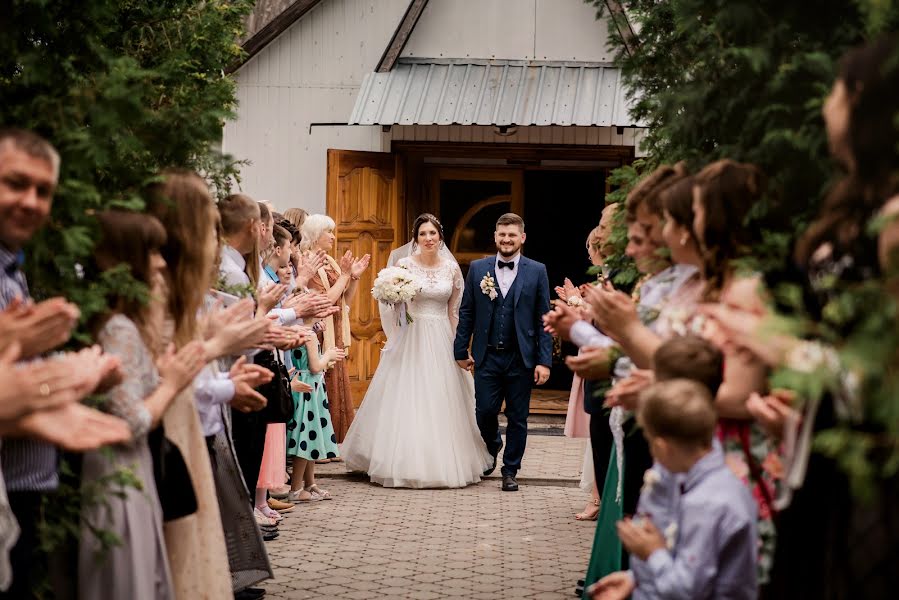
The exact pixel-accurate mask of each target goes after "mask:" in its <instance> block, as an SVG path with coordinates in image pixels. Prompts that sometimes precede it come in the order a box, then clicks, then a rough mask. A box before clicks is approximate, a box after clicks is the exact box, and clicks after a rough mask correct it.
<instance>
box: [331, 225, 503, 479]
mask: <svg viewBox="0 0 899 600" xmlns="http://www.w3.org/2000/svg"><path fill="white" fill-rule="evenodd" d="M397 265H398V266H399V267H401V268H400V269H397V268H396V267H393V268H388V269H385V270H384V271H382V272H381V273H380V274H379V275H378V279H377V280H376V281H375V289H374V290H373V293H374V295H375V297H376V298H377V299H378V300H379V301H381V302H382V307H384V308H385V310H383V311H382V314H383V315H384V316H383V317H382V323H381V324H382V326H383V327H384V329H385V331H387V333H388V343H387V346H386V347H385V349H384V352H383V353H382V355H381V362H380V364H379V365H378V369H377V371H376V372H375V376H374V378H373V379H372V382H371V385H370V386H369V388H368V393H367V394H366V395H365V400H364V401H363V403H362V406H361V407H360V408H359V412H358V413H357V414H356V419H355V420H354V421H353V425H352V426H351V427H350V430H349V432H348V433H347V436H346V440H345V441H344V443H343V447H342V448H341V450H342V452H343V456H344V459H345V460H346V462H347V467H348V468H349V469H350V470H354V471H364V472H366V473H368V475H369V476H370V477H371V480H372V481H373V482H375V483H378V484H381V485H383V486H385V487H411V488H444V487H446V488H457V487H464V486H466V485H469V484H472V483H477V482H478V481H480V480H481V474H482V473H483V471H484V469H485V467H487V466H488V465H489V463H490V456H489V454H488V453H487V448H486V446H485V445H484V442H483V440H482V439H481V435H480V433H479V431H478V427H477V424H476V422H475V419H474V380H473V379H472V376H471V373H469V372H468V371H463V370H461V369H459V368H458V367H457V366H456V364H455V361H454V359H453V348H452V343H453V338H454V336H455V330H456V325H457V323H458V318H459V305H460V303H461V299H462V288H463V279H462V272H461V270H460V269H459V265H458V263H457V262H456V261H455V260H454V259H453V257H452V255H451V254H450V253H449V252H448V251H446V249H445V245H444V241H443V227H442V226H441V225H440V221H438V220H437V217H435V216H434V215H431V214H423V215H421V216H419V217H418V218H417V219H416V220H415V224H414V226H413V229H412V252H411V254H410V255H409V256H407V257H405V258H402V259H400V260H399V261H398V263H397ZM410 288H411V289H412V290H413V292H414V293H412V292H410ZM410 295H412V296H413V297H411V298H410ZM328 392H329V394H330V389H329V390H328Z"/></svg>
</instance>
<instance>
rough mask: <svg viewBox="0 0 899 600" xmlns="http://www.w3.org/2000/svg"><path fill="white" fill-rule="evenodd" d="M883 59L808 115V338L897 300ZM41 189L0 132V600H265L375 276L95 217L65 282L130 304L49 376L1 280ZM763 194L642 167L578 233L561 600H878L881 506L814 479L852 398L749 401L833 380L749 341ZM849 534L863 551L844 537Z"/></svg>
mask: <svg viewBox="0 0 899 600" xmlns="http://www.w3.org/2000/svg"><path fill="white" fill-rule="evenodd" d="M897 51H899V49H897V38H896V36H892V37H888V38H885V39H882V40H880V41H877V42H874V43H872V44H870V45H868V46H865V47H862V48H859V49H856V50H854V51H852V52H850V53H849V54H848V55H847V56H846V57H845V60H844V61H843V64H842V69H841V71H840V73H839V76H838V78H837V81H836V83H835V84H834V86H833V89H832V91H831V93H830V96H829V97H828V99H827V102H826V104H825V106H824V118H825V122H826V126H827V132H828V139H829V141H830V147H831V151H832V154H833V157H834V158H835V159H836V160H837V161H838V162H839V163H841V164H842V166H843V167H844V168H845V171H846V173H845V176H844V178H843V179H842V180H841V181H839V182H838V183H837V184H836V185H835V186H834V187H833V188H832V190H831V191H830V193H829V196H828V197H827V199H826V201H825V203H824V204H823V207H822V209H821V211H820V214H819V215H818V217H817V219H816V220H815V221H814V222H813V223H812V224H811V225H810V226H809V227H808V230H807V231H806V232H805V233H804V235H802V236H801V237H800V239H799V242H798V245H797V247H796V251H795V253H794V255H793V261H792V267H793V268H792V269H787V270H784V272H783V273H779V274H778V275H777V276H776V277H782V278H786V279H787V280H790V281H793V282H794V283H798V284H801V285H802V286H803V288H804V289H805V292H806V293H805V299H806V308H807V310H808V312H809V313H810V314H811V315H817V316H818V318H819V319H823V318H824V316H823V312H824V307H825V306H826V305H827V303H828V302H829V301H831V300H833V299H834V298H835V295H836V294H837V293H839V291H840V290H841V289H844V288H841V285H842V284H844V283H845V284H846V285H847V286H848V285H849V284H855V283H858V282H874V283H876V284H881V285H883V286H884V289H885V290H886V291H887V292H889V293H894V292H895V287H894V286H890V285H889V283H890V281H891V280H890V279H889V276H890V274H891V273H892V272H894V268H895V265H894V264H892V262H891V261H892V259H893V257H894V255H895V251H896V249H897V248H896V246H897V240H899V225H897V224H896V222H895V219H894V218H893V217H894V216H895V215H896V214H897V213H899V178H897V173H899V133H897V127H896V125H895V119H894V117H895V113H896V108H895V101H894V99H893V94H892V93H891V92H895V91H896V90H897V89H899V68H897V67H896V64H895V61H892V62H891V59H892V57H894V56H895V55H896V53H897ZM891 124H893V125H891ZM59 167H60V158H59V155H58V153H57V152H56V150H55V149H54V148H53V146H52V145H51V144H50V143H48V142H47V141H46V140H44V139H43V138H41V137H39V136H38V135H36V134H34V133H32V132H29V131H25V130H19V129H2V130H0V362H2V368H0V453H2V473H0V597H3V598H27V597H32V596H36V595H39V594H40V593H42V591H47V590H49V592H50V593H51V594H52V595H54V596H56V597H75V596H77V597H81V598H92V599H93V598H110V599H113V598H115V599H117V598H226V597H230V596H232V595H234V596H236V597H240V598H254V597H260V596H261V595H263V593H264V592H262V590H259V589H257V588H253V587H251V586H253V585H254V584H256V583H258V582H260V581H262V580H264V579H266V578H268V577H271V575H272V573H271V566H270V564H269V561H268V557H267V554H266V551H265V547H264V541H265V540H271V539H274V538H275V537H277V535H278V532H277V524H278V522H279V521H280V520H281V519H282V513H285V512H289V511H291V510H295V506H296V505H297V504H303V503H310V502H319V501H327V500H330V499H331V493H330V492H329V491H327V490H325V489H322V488H321V487H320V486H319V485H317V483H316V480H315V465H316V464H318V463H321V462H329V461H339V460H340V457H339V447H338V444H339V443H340V442H341V441H342V440H343V436H344V435H345V434H346V432H347V430H348V429H349V426H350V424H351V422H352V420H353V414H354V412H353V406H354V405H353V399H352V397H351V393H350V386H349V378H348V373H347V369H346V365H345V362H344V359H345V358H346V356H347V354H346V353H347V348H348V346H349V345H350V342H351V340H350V330H349V320H348V310H349V309H348V304H349V303H350V302H351V300H352V299H353V297H354V295H355V294H356V293H357V291H358V286H359V281H360V278H361V276H362V275H363V273H364V272H365V271H366V270H367V269H368V267H369V261H370V258H369V256H368V255H365V256H361V257H357V256H354V255H353V254H352V252H350V251H347V252H345V253H343V254H342V255H341V257H340V259H339V260H337V259H334V258H332V257H331V254H332V252H333V251H334V250H335V244H336V237H335V235H334V229H335V223H334V221H333V220H332V219H330V218H329V217H327V216H326V215H307V214H306V213H305V212H304V211H302V210H301V209H290V210H288V211H286V212H285V213H284V214H283V215H279V214H277V213H275V212H274V211H273V210H272V208H271V207H270V206H269V205H267V204H266V203H261V202H257V201H255V200H253V199H252V198H250V197H249V196H247V195H245V194H233V195H231V196H228V197H227V198H224V199H221V200H219V201H218V202H216V201H215V200H214V199H213V197H212V196H211V194H210V191H209V188H208V186H207V183H206V182H205V181H204V180H203V179H202V178H201V177H200V176H199V175H197V174H195V173H191V172H185V171H165V172H163V173H161V174H160V177H159V181H158V182H157V183H154V184H152V185H150V186H149V187H147V188H146V189H145V190H144V191H143V199H144V201H145V205H146V209H145V211H144V212H140V213H138V212H129V211H124V210H109V211H104V212H100V213H98V214H97V215H96V216H95V217H96V230H97V244H96V247H95V249H94V252H93V256H92V260H91V261H90V264H88V265H84V269H85V270H86V271H90V275H91V276H99V275H100V274H102V273H104V272H108V271H113V270H117V269H121V268H122V267H123V266H124V267H126V268H127V270H128V271H130V274H131V277H132V278H133V279H134V280H135V281H136V282H137V283H138V284H140V286H141V289H142V290H143V291H144V293H135V291H134V290H133V289H130V288H127V287H113V288H111V289H110V290H109V291H108V292H107V295H106V298H105V299H104V300H105V305H104V306H105V308H104V310H102V311H100V312H99V313H98V314H95V315H91V318H90V319H88V322H87V323H86V324H83V325H85V326H86V327H87V328H88V330H89V333H90V334H91V335H92V337H93V339H94V340H95V341H96V345H95V346H92V347H89V348H85V349H82V350H77V351H73V350H67V349H66V348H68V347H69V346H68V345H67V343H68V342H69V341H70V339H71V337H72V335H73V333H74V332H75V330H76V328H77V327H79V323H80V320H81V315H80V312H79V309H78V307H77V306H76V305H74V304H73V303H72V302H70V301H68V300H66V299H64V298H52V299H49V300H44V301H42V302H33V301H31V300H30V296H29V288H28V282H27V280H26V278H25V275H24V274H23V270H22V268H21V267H22V264H23V260H24V259H25V257H24V254H23V248H24V247H25V246H26V244H27V243H28V242H29V240H30V239H31V238H32V237H33V236H34V235H35V234H36V233H37V231H38V230H39V229H40V228H41V227H42V226H44V225H45V224H46V222H47V220H48V217H49V214H50V209H51V205H52V201H53V195H54V191H55V188H56V185H57V179H58V175H59ZM765 195H766V178H765V175H764V173H762V172H761V171H760V169H758V168H757V167H756V166H754V165H751V164H745V163H739V162H735V161H732V160H719V161H716V162H714V163H712V164H709V165H707V166H705V167H704V168H702V169H699V170H698V171H696V172H694V173H690V172H688V170H687V169H686V168H685V167H684V165H683V164H675V165H663V166H660V167H658V168H657V169H655V170H654V171H653V172H652V173H651V174H649V175H648V176H647V177H646V178H644V179H643V180H642V181H641V182H640V183H639V184H638V185H637V186H636V187H635V188H634V189H633V190H632V191H631V192H630V193H629V195H628V197H627V200H626V202H625V203H623V204H622V205H611V206H609V207H607V208H606V210H605V211H604V212H603V218H602V221H601V222H600V224H599V226H598V227H597V228H596V229H594V230H593V231H592V232H591V233H590V236H589V237H588V239H587V251H588V255H589V259H590V261H591V263H592V264H593V265H594V266H596V267H598V268H600V269H601V270H600V272H601V275H600V277H599V281H598V282H593V283H591V284H585V285H582V286H580V287H578V286H575V285H574V284H572V283H571V281H568V280H566V281H565V282H564V285H562V286H560V287H559V288H557V290H556V291H557V294H558V296H559V300H558V301H557V302H556V303H555V307H554V309H553V310H552V311H551V312H550V313H549V314H547V315H546V316H545V323H546V327H547V329H548V330H549V331H551V332H552V333H554V334H555V335H558V336H560V337H562V338H564V339H567V340H570V341H571V342H573V343H574V344H575V345H576V346H577V347H578V348H579V352H578V354H577V355H576V356H572V357H569V358H568V359H567V360H566V362H567V364H568V366H569V367H570V368H571V369H572V370H573V371H574V372H575V374H576V377H575V379H574V384H573V387H572V392H571V399H572V402H571V409H570V411H569V422H568V423H567V426H566V430H567V433H569V435H573V436H582V437H589V438H590V441H591V444H590V452H589V454H588V455H587V456H585V465H586V470H587V471H589V472H590V473H591V474H592V475H593V477H592V478H590V477H587V481H585V487H587V489H589V490H590V492H591V499H590V501H589V502H588V505H587V507H586V508H585V510H584V511H583V512H582V513H580V514H579V515H578V518H579V519H580V520H585V521H593V520H596V521H597V528H596V534H595V538H594V547H593V552H592V556H591V560H590V564H589V565H588V567H587V575H586V577H585V581H584V582H582V585H583V586H584V592H583V593H584V594H585V596H586V597H592V598H626V597H628V596H630V595H633V596H634V597H635V598H723V597H726V598H747V599H748V598H755V597H757V596H759V595H762V596H764V597H770V598H846V597H874V596H878V597H879V595H880V594H883V596H884V597H885V596H886V595H887V594H888V593H889V590H890V588H891V587H893V586H892V584H893V583H895V579H896V574H895V572H894V571H895V569H890V568H887V567H889V558H890V556H891V553H893V554H894V553H895V548H896V540H897V538H896V533H897V532H896V528H897V523H899V519H897V518H896V517H897V515H896V511H897V509H899V501H897V497H896V485H895V480H891V481H880V482H879V483H878V486H877V492H876V494H875V496H876V498H875V499H874V503H873V504H872V505H863V504H861V503H860V502H859V501H858V500H857V499H856V498H855V497H854V496H853V495H852V494H851V492H850V486H849V485H848V479H847V475H846V474H845V472H844V471H843V470H842V469H841V467H840V466H839V465H838V463H837V461H835V460H834V459H833V458H830V457H826V456H824V455H821V454H818V453H815V452H812V450H811V441H810V440H811V439H812V437H813V436H814V434H815V433H816V432H818V431H822V430H824V429H828V428H831V427H834V426H835V425H842V426H845V427H851V428H856V429H861V430H868V431H871V430H873V431H877V430H878V428H879V427H880V428H882V424H881V423H878V422H876V421H870V420H868V417H869V414H868V413H867V412H866V411H865V410H864V403H865V398H863V397H862V398H859V397H857V394H858V389H859V386H858V385H850V383H851V382H850V381H849V380H850V378H849V377H845V378H843V379H844V380H845V385H844V386H843V387H842V388H841V389H840V390H838V391H833V390H829V391H828V392H827V393H826V394H824V396H823V398H821V399H820V400H819V401H817V402H811V401H808V399H805V400H806V401H803V399H802V398H800V397H798V395H797V394H796V393H795V391H794V392H791V391H790V390H773V389H771V387H770V385H769V381H768V377H769V374H770V373H771V372H772V370H773V369H775V368H777V367H778V366H780V365H784V364H787V363H789V362H790V361H791V357H795V356H797V355H812V354H814V352H812V350H813V349H814V350H815V352H817V353H818V354H822V353H823V355H824V356H827V357H828V360H830V363H828V364H831V365H832V367H833V369H835V370H837V371H841V372H842V370H843V369H844V366H843V365H840V364H839V361H838V358H837V357H838V355H837V354H836V353H835V352H833V349H832V348H827V347H825V346H823V345H822V344H821V343H820V342H818V341H816V340H813V339H801V338H798V337H791V336H790V335H786V334H782V333H781V334H777V335H773V334H771V333H770V332H768V331H766V329H765V327H764V325H763V324H764V323H765V319H766V318H767V317H768V316H769V315H771V314H772V312H773V311H774V310H775V309H774V308H773V306H774V305H773V303H772V302H771V293H770V292H771V290H772V289H773V286H774V284H775V281H774V279H776V277H775V276H773V275H771V274H765V275H763V274H761V273H752V272H749V273H747V272H744V271H742V270H741V269H740V268H739V265H740V264H741V260H742V259H744V258H745V257H746V256H747V254H751V252H752V247H753V246H752V244H753V242H755V241H757V239H756V236H757V232H756V231H754V230H752V229H750V228H747V227H746V226H745V221H746V218H747V216H748V215H750V214H751V213H752V211H753V210H754V207H755V206H756V205H757V203H759V202H760V201H762V199H763V198H764V197H765ZM619 219H621V220H623V221H624V223H625V224H626V227H627V239H628V243H627V248H626V253H627V255H628V256H629V257H631V258H632V259H633V262H634V264H635V266H636V268H637V269H638V270H639V271H640V273H641V274H642V277H641V279H640V280H639V281H638V282H637V284H636V285H635V286H634V287H633V289H628V290H622V289H616V288H615V286H614V285H613V284H612V281H613V280H614V279H615V275H616V274H615V273H614V272H609V270H608V269H605V268H603V264H604V263H605V262H606V261H607V260H608V258H609V255H610V253H611V252H612V251H613V248H612V244H611V243H610V236H611V232H612V230H613V229H614V228H615V227H616V226H618V225H617V223H618V220H619ZM875 219H879V220H880V221H881V225H882V226H881V227H880V228H879V229H878V230H877V231H876V232H875V233H874V234H871V233H870V232H871V231H872V229H871V228H870V227H869V224H870V223H871V222H872V220H875ZM662 250H666V251H662ZM845 327H846V335H847V336H848V335H849V334H850V333H851V327H852V323H848V324H845ZM891 366H895V365H891ZM610 379H611V381H612V384H611V387H610V388H606V387H604V382H607V381H608V380H610ZM94 395H98V396H97V398H99V401H96V402H91V403H85V402H82V400H84V399H86V398H88V397H89V396H94ZM859 406H861V407H862V408H861V410H854V409H853V407H859ZM637 430H638V431H639V432H636V431H637ZM61 453H65V454H66V455H67V456H69V457H70V458H71V457H73V456H77V457H78V459H77V461H76V462H75V464H77V472H76V474H75V476H76V478H77V482H78V486H79V487H80V491H81V493H80V494H79V496H78V498H77V499H76V500H74V501H75V502H77V506H76V509H77V512H78V514H79V517H78V523H77V527H78V528H80V532H79V535H77V536H76V537H77V538H78V546H77V548H71V547H69V546H62V547H58V548H56V549H55V550H51V549H48V547H47V545H46V544H45V543H43V542H44V540H43V539H42V538H43V536H42V535H41V530H40V525H41V523H43V522H45V516H46V512H47V511H52V510H56V509H57V507H58V506H59V504H60V503H66V504H69V503H71V502H73V500H72V499H71V498H60V497H59V496H57V495H56V490H57V488H58V486H59V482H60V455H61ZM288 460H289V461H290V464H291V466H292V469H291V472H290V474H289V475H288V473H287V469H286V465H287V464H288ZM123 474H130V476H131V477H130V478H128V477H126V478H124V483H123ZM129 482H130V483H129ZM625 515H629V516H627V517H625ZM630 515H632V517H631V516H630ZM861 515H864V517H865V518H860V517H861ZM872 522H873V523H875V526H876V527H878V528H879V531H880V535H879V536H877V537H872V538H865V535H866V534H867V532H869V531H870V529H865V528H864V525H865V524H870V523H872ZM861 549H863V554H861V552H862V550H861ZM73 581H75V582H77V583H75V584H74V585H73V584H72V582H73Z"/></svg>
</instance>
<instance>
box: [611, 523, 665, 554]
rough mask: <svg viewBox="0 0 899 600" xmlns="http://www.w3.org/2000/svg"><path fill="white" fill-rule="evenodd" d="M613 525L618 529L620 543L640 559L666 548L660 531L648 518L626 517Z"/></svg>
mask: <svg viewBox="0 0 899 600" xmlns="http://www.w3.org/2000/svg"><path fill="white" fill-rule="evenodd" d="M615 527H616V529H617V530H618V537H619V538H620V539H621V545H622V546H624V547H625V548H626V549H627V551H628V552H630V553H631V554H633V555H635V556H637V557H638V558H639V559H640V560H646V559H648V558H649V556H650V555H651V554H652V553H653V552H655V551H656V550H663V549H664V548H666V545H665V538H664V537H662V532H660V531H659V530H658V528H657V527H656V526H655V525H654V524H653V522H652V521H651V520H650V519H640V520H639V521H638V522H637V521H634V520H632V519H629V518H626V519H622V520H621V521H618V523H616V524H615Z"/></svg>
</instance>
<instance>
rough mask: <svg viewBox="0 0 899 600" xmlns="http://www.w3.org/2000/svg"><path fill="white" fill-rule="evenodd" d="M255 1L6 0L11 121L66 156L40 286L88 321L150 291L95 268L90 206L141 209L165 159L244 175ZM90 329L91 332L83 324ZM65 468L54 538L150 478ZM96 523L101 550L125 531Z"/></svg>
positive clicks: (50, 513) (51, 522) (217, 184)
mask: <svg viewBox="0 0 899 600" xmlns="http://www.w3.org/2000/svg"><path fill="white" fill-rule="evenodd" d="M252 6H253V2H252V1H251V0H164V1H163V0H149V1H148V0H79V1H74V0H12V1H11V2H4V3H3V10H2V14H0V124H3V125H4V126H15V127H23V128H28V129H32V130H34V131H36V132H38V133H40V134H42V135H43V136H45V137H46V138H47V139H48V140H50V141H51V142H52V143H53V144H54V145H55V146H56V148H57V149H58V150H59V152H60V155H61V157H62V166H61V171H60V181H59V189H58V191H57V193H56V195H55V199H54V204H53V210H52V213H51V220H50V223H49V225H48V226H47V227H45V228H44V229H43V230H42V231H41V232H40V233H39V235H38V236H36V239H34V240H33V241H32V243H31V244H30V245H29V246H28V248H26V267H25V268H26V270H27V272H28V278H29V282H30V284H31V288H32V292H33V293H34V295H35V296H37V297H47V296H51V295H62V296H65V297H66V298H69V299H70V300H73V301H74V302H76V303H77V304H78V305H79V306H80V307H81V311H82V321H83V322H85V323H86V322H87V321H88V320H89V319H90V317H92V316H93V315H95V314H97V313H98V312H102V311H103V310H105V309H106V306H107V302H106V300H107V297H108V292H109V291H111V290H115V291H116V293H119V294H129V295H133V296H137V297H141V296H143V295H145V294H146V290H145V289H143V286H141V285H138V284H137V283H136V282H135V281H134V280H133V279H132V278H131V277H130V275H129V273H128V271H127V269H114V270H112V271H110V272H107V273H103V274H99V273H97V272H95V270H94V269H92V268H91V266H90V265H91V259H90V257H91V253H92V250H93V247H94V242H95V240H96V237H97V235H96V234H97V228H96V223H95V219H94V217H93V215H94V214H95V213H96V212H97V211H100V210H103V209H107V208H113V207H116V208H130V209H137V210H140V209H142V207H143V203H142V201H141V199H140V197H139V191H140V190H141V188H142V187H143V186H145V185H146V184H147V183H150V182H152V181H153V179H154V177H156V176H158V173H159V172H160V170H161V169H164V168H167V167H176V168H189V169H194V170H197V171H200V172H202V173H204V174H205V175H206V176H207V178H208V179H209V181H210V183H211V184H212V185H213V187H214V188H216V189H217V190H218V191H219V192H223V191H225V190H226V189H227V187H228V182H229V181H230V180H231V178H232V177H236V175H237V173H236V166H237V165H236V163H235V162H234V161H233V160H231V159H230V157H227V156H223V155H221V154H220V153H219V152H218V151H217V150H216V146H217V145H218V142H219V140H220V139H221V132H222V127H223V125H224V121H225V119H227V118H228V117H230V116H232V111H233V109H234V107H235V86H234V82H233V81H232V80H231V79H230V78H228V77H226V76H225V73H224V70H225V68H226V67H227V66H228V65H229V64H233V63H234V61H235V60H236V59H238V58H239V57H240V54H241V48H240V46H239V45H238V40H239V39H240V36H241V32H242V27H243V19H244V17H245V16H246V15H247V14H248V13H249V11H250V10H251V9H252ZM79 338H80V339H79V341H81V342H85V341H87V340H88V338H89V336H88V334H87V332H86V330H85V328H82V329H81V332H80V333H79ZM98 400H99V399H98ZM62 476H63V477H62V484H61V486H60V490H59V493H60V497H65V498H66V500H65V502H63V505H64V506H63V508H62V509H61V508H60V506H55V505H54V506H48V507H47V509H48V510H47V511H46V513H45V514H46V515H47V518H46V522H44V523H42V524H41V532H42V541H43V545H44V547H45V548H46V549H52V548H56V547H58V546H59V545H60V544H64V543H66V542H67V541H70V540H75V539H77V538H78V537H79V536H80V533H81V525H82V524H81V521H80V516H81V511H80V508H81V506H82V504H84V505H93V504H97V503H102V502H103V501H104V499H105V498H108V497H110V495H116V494H121V493H123V491H122V490H123V489H124V488H127V487H136V488H138V489H140V488H141V482H140V481H139V480H137V479H135V477H134V476H133V474H132V473H130V472H129V471H128V470H127V469H120V470H119V471H117V472H115V473H113V474H111V475H110V476H109V477H107V478H105V479H104V480H102V481H100V482H96V484H95V485H93V486H91V487H88V488H82V487H81V486H80V484H79V482H78V476H77V472H75V471H73V470H72V468H71V466H70V465H68V464H67V463H65V462H64V463H63V465H62ZM86 525H87V527H88V528H89V529H90V530H91V531H93V533H94V535H96V536H97V538H98V540H99V541H100V542H101V545H102V546H103V547H104V548H106V547H108V546H110V545H114V544H116V543H118V542H119V540H118V539H117V538H116V537H115V536H114V535H112V534H111V533H110V532H106V531H103V530H100V529H98V528H96V527H93V526H92V525H91V524H90V523H87V524H86ZM46 592H47V590H45V589H44V590H36V593H39V594H41V595H43V594H45V593H46Z"/></svg>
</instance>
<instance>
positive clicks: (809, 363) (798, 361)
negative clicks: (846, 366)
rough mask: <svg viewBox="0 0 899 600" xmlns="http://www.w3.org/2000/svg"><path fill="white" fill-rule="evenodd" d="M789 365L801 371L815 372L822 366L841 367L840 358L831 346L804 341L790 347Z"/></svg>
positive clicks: (788, 354)
mask: <svg viewBox="0 0 899 600" xmlns="http://www.w3.org/2000/svg"><path fill="white" fill-rule="evenodd" d="M786 363H787V367H789V368H790V369H793V370H794V371H798V372H800V373H807V374H809V373H814V372H816V371H819V370H821V369H822V368H825V367H826V368H828V369H833V368H834V367H839V359H838V358H837V357H836V356H835V354H834V352H833V350H832V349H830V348H826V347H824V346H823V345H821V344H820V343H819V342H802V343H801V344H798V345H796V346H794V347H793V348H791V349H790V351H789V352H788V353H787V357H786Z"/></svg>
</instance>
